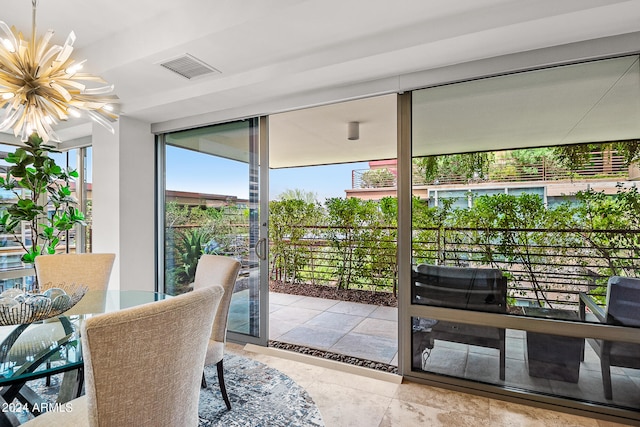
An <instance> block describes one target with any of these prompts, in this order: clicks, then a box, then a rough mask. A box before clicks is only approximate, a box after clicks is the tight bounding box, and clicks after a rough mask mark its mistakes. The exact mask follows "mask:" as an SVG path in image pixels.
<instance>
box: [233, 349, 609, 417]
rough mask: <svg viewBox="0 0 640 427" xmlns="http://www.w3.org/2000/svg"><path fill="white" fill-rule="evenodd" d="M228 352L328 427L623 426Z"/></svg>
mask: <svg viewBox="0 0 640 427" xmlns="http://www.w3.org/2000/svg"><path fill="white" fill-rule="evenodd" d="M227 351H229V352H232V353H236V354H241V355H243V356H245V357H250V358H252V359H255V360H258V361H260V362H262V363H265V364H267V365H269V366H271V367H273V368H275V369H278V370H279V371H281V372H283V373H285V374H286V375H288V376H289V377H290V378H292V379H293V380H294V381H296V382H297V383H298V384H300V385H301V386H303V387H304V388H305V389H306V390H307V391H308V393H309V394H310V396H311V397H312V398H313V400H314V401H315V402H316V404H317V405H318V407H319V409H320V412H321V413H322V417H323V419H324V422H325V425H326V426H327V427H340V426H349V427H360V426H362V427H375V426H379V427H391V426H393V427H395V426H402V427H412V426H456V427H458V426H460V427H464V426H474V427H476V426H481V425H482V426H491V427H500V426H505V427H507V426H508V427H518V426H523V427H524V426H536V427H545V426H554V427H562V426H584V427H614V426H621V425H620V424H616V423H611V422H607V421H601V420H596V419H591V418H585V417H580V416H575V415H570V414H565V413H560V412H554V411H549V410H543V409H538V408H532V407H529V406H524V405H519V404H514V403H508V402H503V401H500V400H494V399H490V398H486V397H480V396H473V395H468V394H465V393H459V392H454V391H450V390H445V389H440V388H437V387H430V386H426V385H422V384H417V383H412V382H404V383H400V377H399V376H397V375H392V374H386V373H381V372H377V371H372V370H368V369H364V368H358V367H354V366H350V365H344V364H341V363H338V362H333V361H329V360H323V359H318V358H312V357H309V356H304V355H299V354H295V353H291V352H286V351H283V350H278V349H274V348H265V347H257V346H252V345H246V346H241V345H238V344H232V343H228V344H227Z"/></svg>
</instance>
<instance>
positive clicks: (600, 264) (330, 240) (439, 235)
mask: <svg viewBox="0 0 640 427" xmlns="http://www.w3.org/2000/svg"><path fill="white" fill-rule="evenodd" d="M301 228H303V229H304V231H305V233H304V235H305V237H304V238H301V239H297V240H296V241H290V240H287V239H281V240H279V241H272V242H271V260H270V262H271V264H270V265H271V278H272V279H275V280H284V281H289V282H297V283H300V284H301V286H303V285H304V283H315V284H327V285H332V286H337V287H342V288H347V289H354V288H355V289H370V290H374V291H383V292H392V291H393V292H395V290H396V286H397V264H396V250H397V245H396V238H395V236H396V234H395V229H394V228H374V229H367V228H363V229H361V230H358V231H357V233H359V234H357V235H355V234H351V231H349V230H345V229H343V228H334V227H318V226H315V227H314V226H309V227H301ZM354 233H355V231H354ZM413 233H414V237H413V245H412V247H413V251H412V252H413V263H414V264H420V263H428V264H439V265H452V266H487V267H492V268H499V269H501V270H502V271H503V272H504V274H505V275H506V276H507V278H508V297H509V299H510V300H509V302H510V304H511V305H542V306H546V307H553V308H569V309H575V308H576V306H577V303H578V294H579V293H580V292H591V293H592V294H596V295H600V296H604V288H603V287H604V286H605V285H606V281H607V279H608V277H609V276H611V275H622V276H632V277H638V276H640V257H639V252H640V246H639V245H637V244H636V243H634V242H640V230H587V229H566V230H549V229H517V230H515V229H491V230H485V229H475V228H444V227H443V228H420V229H414V231H413ZM374 236H376V237H375V238H374ZM599 241H600V242H613V241H615V242H626V243H625V246H613V245H611V244H601V245H598V244H596V243H594V242H599ZM599 289H600V290H602V292H600V293H599V292H598V290H599Z"/></svg>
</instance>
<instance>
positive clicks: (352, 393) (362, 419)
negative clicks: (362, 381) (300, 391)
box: [306, 382, 391, 427]
mask: <svg viewBox="0 0 640 427" xmlns="http://www.w3.org/2000/svg"><path fill="white" fill-rule="evenodd" d="M306 389H307V392H308V393H309V395H310V396H311V398H312V399H313V401H314V402H316V405H318V408H319V409H320V413H321V414H322V419H323V420H324V423H325V426H326V427H372V426H378V425H380V422H381V421H382V417H383V416H384V414H385V412H386V411H387V408H388V407H389V404H390V403H391V398H390V397H384V396H379V395H376V394H371V393H363V392H362V391H360V390H357V389H354V388H351V387H343V386H339V385H336V384H329V383H325V382H314V383H313V384H311V385H310V386H308V387H306Z"/></svg>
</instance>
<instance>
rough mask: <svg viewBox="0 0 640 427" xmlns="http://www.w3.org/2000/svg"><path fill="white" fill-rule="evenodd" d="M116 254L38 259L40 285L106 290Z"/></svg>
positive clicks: (52, 256)
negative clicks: (72, 285) (80, 286)
mask: <svg viewBox="0 0 640 427" xmlns="http://www.w3.org/2000/svg"><path fill="white" fill-rule="evenodd" d="M115 258H116V255H115V254H56V255H40V256H38V257H36V262H35V268H36V275H37V277H38V283H39V284H40V286H43V285H45V284H47V283H51V285H52V286H54V287H55V286H57V285H59V284H62V283H66V284H67V285H71V284H82V285H85V286H87V287H88V288H89V290H105V289H107V285H108V284H109V277H110V276H111V269H112V267H113V262H114V260H115Z"/></svg>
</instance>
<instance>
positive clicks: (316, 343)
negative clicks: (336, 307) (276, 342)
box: [280, 325, 343, 350]
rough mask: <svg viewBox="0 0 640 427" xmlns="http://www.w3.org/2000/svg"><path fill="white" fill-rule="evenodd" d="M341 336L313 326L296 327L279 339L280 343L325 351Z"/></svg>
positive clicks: (341, 334)
mask: <svg viewBox="0 0 640 427" xmlns="http://www.w3.org/2000/svg"><path fill="white" fill-rule="evenodd" d="M342 336H343V333H342V332H338V331H334V330H331V329H325V328H319V327H315V326H305V325H303V326H297V327H295V328H293V329H291V330H290V331H289V332H287V333H285V334H283V335H282V336H281V337H280V341H283V342H286V343H289V344H297V345H304V346H307V347H312V348H317V349H320V350H327V349H329V348H330V347H331V346H332V345H333V344H335V343H336V342H337V341H338V340H339V339H340V338H341V337H342Z"/></svg>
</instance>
